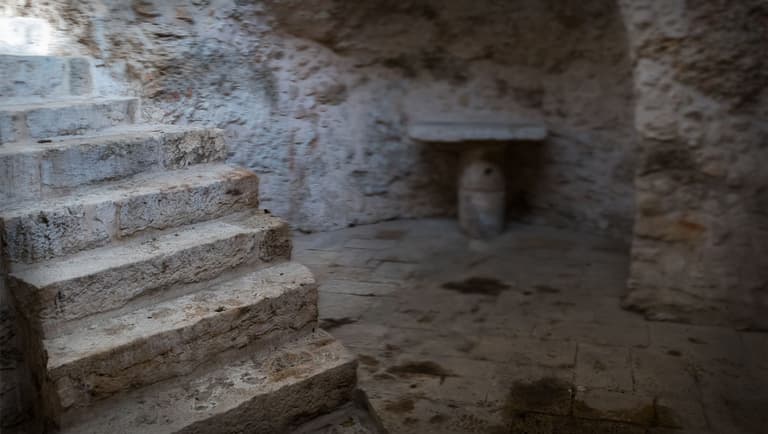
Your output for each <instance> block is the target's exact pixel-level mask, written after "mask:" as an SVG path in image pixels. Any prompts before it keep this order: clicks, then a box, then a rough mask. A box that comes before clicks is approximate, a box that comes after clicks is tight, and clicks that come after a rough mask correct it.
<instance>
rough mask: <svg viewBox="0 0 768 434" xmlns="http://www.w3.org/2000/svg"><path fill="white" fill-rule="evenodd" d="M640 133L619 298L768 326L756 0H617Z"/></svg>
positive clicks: (766, 153)
mask: <svg viewBox="0 0 768 434" xmlns="http://www.w3.org/2000/svg"><path fill="white" fill-rule="evenodd" d="M621 5H622V13H623V14H624V16H625V21H626V22H627V26H628V34H629V35H630V38H629V39H630V42H631V48H632V53H633V56H634V57H635V67H634V71H635V95H636V100H637V101H636V106H635V128H636V129H637V132H638V134H639V136H640V139H641V146H640V148H639V151H638V167H637V175H636V179H635V188H636V198H637V212H636V214H635V225H634V232H633V242H632V246H633V248H632V265H631V273H630V281H629V286H630V293H629V295H628V297H627V300H626V302H625V304H626V306H627V307H631V308H634V309H638V310H642V311H644V312H646V314H647V315H648V316H650V317H652V318H657V319H680V320H685V321H693V322H701V323H717V322H729V321H730V322H732V323H735V324H737V325H739V326H741V327H746V328H757V329H765V328H766V327H768V322H767V320H766V318H768V292H767V291H768V250H766V249H767V248H768V247H766V246H768V224H766V218H765V206H766V203H768V196H767V193H766V190H765V185H766V183H767V182H768V178H767V177H766V176H768V175H766V171H765V170H764V167H765V165H766V163H768V148H766V146H765V143H766V140H768V128H766V125H765V118H766V116H767V115H768V93H766V92H765V89H766V88H768V61H767V60H766V59H768V45H766V43H765V19H766V17H767V16H768V6H766V3H765V2H764V1H762V0H747V1H742V2H738V3H737V4H731V3H728V4H726V3H719V2H685V1H682V0H675V1H665V2H658V1H652V0H641V1H632V0H628V1H622V2H621Z"/></svg>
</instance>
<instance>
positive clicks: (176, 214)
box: [0, 163, 258, 262]
mask: <svg viewBox="0 0 768 434" xmlns="http://www.w3.org/2000/svg"><path fill="white" fill-rule="evenodd" d="M257 205H258V177H257V176H256V175H255V174H253V173H252V172H250V171H247V170H244V169H241V168H238V167H233V166H229V165H227V164H222V163H210V164H199V165H194V166H190V167H189V168H186V169H180V170H174V171H167V172H157V173H154V172H151V173H142V174H139V175H136V176H133V177H131V178H127V179H124V180H120V181H116V182H111V183H102V184H98V185H95V186H87V187H83V188H80V189H78V190H76V191H75V192H73V193H72V194H70V195H68V196H64V197H59V198H52V199H48V200H42V201H26V202H22V203H17V204H16V205H11V206H9V207H8V209H6V210H4V211H2V212H1V213H0V220H2V222H3V228H2V230H3V235H4V237H5V252H4V253H5V255H6V257H7V258H8V260H10V261H12V262H32V261H39V260H45V259H50V258H53V257H56V256H62V255H66V254H70V253H75V252H78V251H80V250H84V249H88V248H94V247H98V246H102V245H105V244H107V243H109V242H111V241H115V240H118V239H120V238H123V237H127V236H129V235H131V234H134V233H138V232H141V231H144V230H147V229H165V228H169V227H175V226H180V225H183V224H189V223H195V222H199V221H202V220H208V219H213V218H217V217H220V216H222V215H224V214H227V213H229V212H237V211H242V210H244V209H248V208H253V207H256V206H257Z"/></svg>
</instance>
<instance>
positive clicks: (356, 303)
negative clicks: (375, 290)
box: [318, 291, 378, 330]
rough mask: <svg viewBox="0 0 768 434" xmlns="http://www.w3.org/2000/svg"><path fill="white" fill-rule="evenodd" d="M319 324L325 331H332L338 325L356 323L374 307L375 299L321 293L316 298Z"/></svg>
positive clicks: (353, 295) (362, 296)
mask: <svg viewBox="0 0 768 434" xmlns="http://www.w3.org/2000/svg"><path fill="white" fill-rule="evenodd" d="M318 297H319V298H318V305H319V306H320V312H322V313H321V314H320V319H321V324H322V325H323V327H325V328H326V329H327V330H333V329H334V328H335V327H336V326H338V325H340V323H344V322H354V321H358V320H359V319H360V317H361V316H362V315H363V314H364V313H365V312H366V311H367V310H368V309H370V308H371V306H373V305H375V304H376V303H377V302H378V300H377V299H376V298H375V297H368V296H364V295H355V294H341V293H335V292H327V291H321V292H320V294H319V296H318Z"/></svg>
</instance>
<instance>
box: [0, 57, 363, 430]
mask: <svg viewBox="0 0 768 434" xmlns="http://www.w3.org/2000/svg"><path fill="white" fill-rule="evenodd" d="M91 81H92V80H91V75H90V62H89V60H88V59H83V58H58V57H47V56H46V57H42V56H40V57H33V56H0V203H2V206H1V207H0V235H2V253H3V259H4V260H3V267H4V275H5V276H4V277H5V281H6V285H7V288H8V290H10V292H11V293H12V296H13V297H12V298H13V300H14V302H15V305H16V310H17V311H18V313H19V316H20V318H21V321H20V323H21V327H22V329H23V332H22V333H21V335H22V336H23V345H22V347H23V348H24V351H25V356H26V359H27V363H28V365H29V366H30V367H31V371H32V374H33V380H34V383H35V385H36V388H37V389H38V390H39V391H40V393H41V395H40V396H41V398H40V400H39V402H40V408H39V417H40V418H43V419H44V420H45V425H46V427H47V428H46V429H47V431H60V432H64V433H99V434H103V433H107V432H116V433H146V434H148V433H267V432H269V433H271V432H285V431H288V430H290V429H291V428H292V427H293V426H295V425H296V424H297V423H298V422H301V421H303V420H306V419H307V418H310V417H312V416H314V415H318V414H321V413H324V412H327V411H330V410H332V409H333V408H335V407H337V406H338V405H340V404H342V403H344V402H346V401H348V400H349V399H350V396H351V393H352V391H353V389H354V388H355V382H356V377H355V370H356V361H355V359H354V357H353V356H352V355H351V354H350V353H348V352H347V351H346V350H345V349H344V348H343V347H342V346H341V345H340V344H339V343H338V342H337V341H335V340H334V339H333V338H332V337H331V336H330V335H328V334H327V333H325V332H323V331H321V330H319V329H318V328H317V285H316V283H315V281H314V279H313V277H312V275H311V273H310V272H309V270H308V269H307V268H305V267H303V266H302V265H300V264H297V263H294V262H291V261H290V255H291V240H290V231H289V228H288V226H287V225H286V224H285V223H284V222H283V221H281V220H280V219H278V218H275V217H274V216H271V215H269V213H267V212H266V211H260V210H259V209H258V208H257V207H258V179H257V178H256V176H255V175H254V174H253V173H251V172H248V171H246V170H244V169H241V168H237V167H233V166H231V165H228V164H226V163H224V161H223V160H224V159H225V157H226V155H227V152H226V146H225V145H224V141H223V137H222V135H221V132H220V131H217V130H211V129H203V128H195V127H179V126H167V125H146V124H141V123H139V122H138V119H139V115H138V109H139V101H138V100H137V99H136V98H125V97H115V98H105V97H95V96H91V95H90V93H91V88H92V84H91Z"/></svg>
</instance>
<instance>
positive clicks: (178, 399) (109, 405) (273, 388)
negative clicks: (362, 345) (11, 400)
mask: <svg viewBox="0 0 768 434" xmlns="http://www.w3.org/2000/svg"><path fill="white" fill-rule="evenodd" d="M356 367H357V362H356V360H355V358H354V356H353V355H352V354H350V353H349V352H348V351H347V350H345V349H344V347H342V346H341V344H340V343H339V342H337V341H335V340H334V339H333V338H332V337H331V336H330V335H328V334H327V333H325V332H323V331H320V330H318V331H317V332H316V333H313V334H310V335H309V336H306V337H303V338H301V339H298V340H296V341H294V342H291V343H290V344H288V345H284V346H281V347H280V349H278V350H276V351H274V352H271V353H266V354H258V355H256V356H251V357H245V358H243V359H240V360H237V361H232V362H229V363H225V364H223V365H222V366H220V367H219V368H217V369H211V370H208V371H207V372H204V373H200V374H199V375H196V376H192V377H193V378H192V379H189V380H187V379H175V380H171V381H166V382H163V383H158V384H156V385H153V386H149V387H146V388H143V389H137V390H134V391H131V392H128V393H126V394H124V395H122V394H121V395H117V396H115V397H114V398H112V399H107V400H104V401H102V402H100V403H98V404H97V405H95V406H93V407H90V408H88V409H87V410H86V411H82V412H70V413H68V414H66V415H64V417H63V419H62V421H61V422H62V426H63V427H64V429H63V430H62V433H64V434H74V433H78V434H103V433H108V432H115V433H121V434H133V433H136V434H139V433H141V434H171V433H188V434H192V433H217V434H234V433H283V432H289V430H290V428H291V427H293V426H295V424H296V423H298V422H300V421H302V420H303V419H305V418H307V417H311V416H314V415H317V414H321V413H325V412H329V411H331V410H333V409H334V408H335V407H337V406H338V405H340V404H343V403H345V402H347V401H349V400H350V399H351V396H352V392H353V390H354V388H355V384H356V372H355V371H356Z"/></svg>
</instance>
